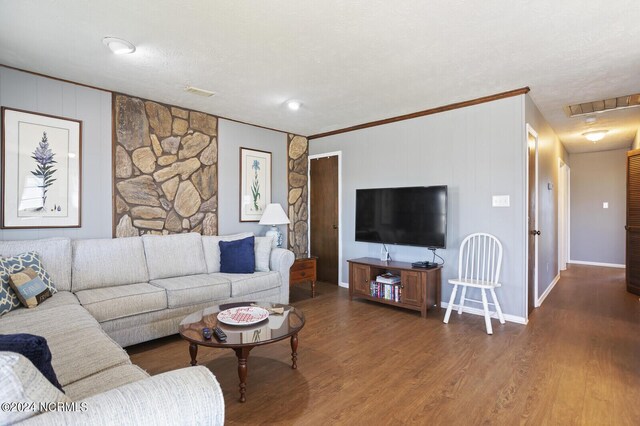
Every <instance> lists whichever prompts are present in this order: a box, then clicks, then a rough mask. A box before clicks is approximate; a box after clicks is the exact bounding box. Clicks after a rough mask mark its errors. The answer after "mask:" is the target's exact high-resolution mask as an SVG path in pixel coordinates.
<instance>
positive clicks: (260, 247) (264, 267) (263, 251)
mask: <svg viewBox="0 0 640 426" xmlns="http://www.w3.org/2000/svg"><path fill="white" fill-rule="evenodd" d="M272 245H273V237H256V238H255V242H254V246H253V248H254V250H255V256H256V272H269V260H270V259H271V247H272Z"/></svg>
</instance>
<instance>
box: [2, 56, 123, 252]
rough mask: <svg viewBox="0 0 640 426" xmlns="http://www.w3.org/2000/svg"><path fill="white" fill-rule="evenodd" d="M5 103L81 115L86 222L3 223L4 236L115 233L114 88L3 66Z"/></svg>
mask: <svg viewBox="0 0 640 426" xmlns="http://www.w3.org/2000/svg"><path fill="white" fill-rule="evenodd" d="M0 105H2V106H6V107H10V108H17V109H23V110H26V111H33V112H40V113H45V114H52V115H57V116H61V117H69V118H74V119H78V120H82V227H81V228H69V229H3V230H0V239H2V240H13V239H16V240H18V239H19V240H26V239H36V238H47V237H56V236H58V237H59V236H67V237H70V238H110V237H111V220H112V207H111V202H112V201H111V190H112V188H111V93H110V92H105V91H101V90H95V89H89V88H87V87H82V86H78V85H75V84H70V83H64V82H61V81H57V80H53V79H49V78H44V77H39V76H35V75H32V74H28V73H24V72H20V71H16V70H12V69H8V68H4V67H0ZM0 126H2V124H0ZM0 167H1V166H0Z"/></svg>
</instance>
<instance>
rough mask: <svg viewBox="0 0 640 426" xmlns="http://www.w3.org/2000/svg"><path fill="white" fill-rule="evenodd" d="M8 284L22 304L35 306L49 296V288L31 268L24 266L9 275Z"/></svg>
mask: <svg viewBox="0 0 640 426" xmlns="http://www.w3.org/2000/svg"><path fill="white" fill-rule="evenodd" d="M9 285H10V286H11V289H12V290H13V292H14V293H15V294H16V296H18V299H20V303H22V306H24V307H26V308H35V307H36V306H38V305H39V304H40V303H42V302H44V301H45V300H47V299H48V298H50V297H51V290H50V289H49V287H47V285H46V284H45V283H44V281H42V278H40V277H39V276H38V274H37V273H36V271H34V270H33V268H26V269H24V270H22V271H20V272H17V273H15V274H11V275H10V276H9Z"/></svg>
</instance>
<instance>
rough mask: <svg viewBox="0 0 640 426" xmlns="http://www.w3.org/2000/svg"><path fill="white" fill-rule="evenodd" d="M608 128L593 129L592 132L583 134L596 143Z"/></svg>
mask: <svg viewBox="0 0 640 426" xmlns="http://www.w3.org/2000/svg"><path fill="white" fill-rule="evenodd" d="M607 132H608V130H593V131H591V132H585V133H583V134H582V136H584V137H585V138H587V139H589V140H590V141H591V142H593V143H596V142H598V141H599V140H601V139H602V138H604V136H605V135H606V134H607Z"/></svg>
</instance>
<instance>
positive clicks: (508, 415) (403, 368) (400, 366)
mask: <svg viewBox="0 0 640 426" xmlns="http://www.w3.org/2000/svg"><path fill="white" fill-rule="evenodd" d="M317 293H318V296H316V298H315V299H311V298H310V297H309V289H308V288H307V287H304V286H301V287H299V288H294V289H292V296H291V301H292V303H293V304H294V305H295V306H296V307H299V308H301V309H303V310H304V312H305V314H306V319H307V323H306V325H305V328H304V329H303V330H302V332H301V333H300V345H299V348H298V369H297V370H291V368H290V348H289V343H288V341H283V342H279V343H275V344H272V345H268V346H265V347H258V348H255V349H254V350H253V351H252V352H251V356H250V358H249V377H248V385H247V402H246V403H244V404H241V403H240V402H238V377H237V372H236V365H237V364H236V358H235V355H234V353H233V352H232V351H230V350H219V349H209V348H201V349H200V351H199V354H198V360H199V363H200V364H201V365H206V366H207V367H208V368H210V369H211V371H213V372H214V374H215V375H216V376H217V378H218V380H219V381H220V384H221V386H222V390H223V393H224V397H225V403H226V419H227V424H273V423H277V424H304V425H307V424H308V425H317V424H349V423H350V424H368V425H378V424H427V423H428V424H436V425H438V424H443V425H444V424H448V425H477V424H496V425H503V424H504V425H515V424H532V425H540V424H552V425H556V424H557V425H572V424H584V425H587V424H589V425H590V424H593V425H638V424H640V302H639V301H638V297H637V296H633V295H631V294H629V293H627V292H626V291H625V286H624V270H622V269H613V268H599V267H589V266H578V265H571V266H570V268H569V269H568V270H567V271H565V272H563V274H562V278H561V280H560V281H559V282H558V284H557V285H556V287H555V289H554V290H553V291H552V292H551V294H550V295H549V297H548V298H547V300H546V301H545V302H544V304H543V306H542V307H540V308H539V309H537V310H536V311H534V313H533V315H532V316H531V317H530V320H529V324H528V325H527V326H523V325H518V324H511V323H507V324H506V325H500V324H499V323H498V322H497V320H494V323H493V326H494V335H493V336H488V335H487V334H486V333H485V329H484V321H483V319H482V317H479V316H475V315H469V314H463V315H462V316H458V315H457V314H455V313H454V314H452V318H451V321H450V322H449V324H448V325H445V324H443V323H442V318H443V316H444V310H442V311H440V312H438V311H435V312H433V313H431V312H430V313H429V317H428V318H427V319H422V318H420V316H419V313H417V312H412V311H406V310H402V309H398V308H394V307H389V306H384V305H379V304H376V303H372V302H367V301H361V300H354V301H353V302H350V301H349V297H348V292H347V290H345V289H342V288H337V287H336V286H332V285H329V284H322V283H319V284H318V285H317ZM127 350H128V352H129V354H130V355H131V358H132V361H133V362H134V363H135V364H137V365H139V366H141V367H142V368H144V369H146V370H147V371H148V372H149V373H151V374H158V373H161V372H164V371H168V370H173V369H176V368H180V367H185V366H188V365H189V354H188V350H187V344H186V343H185V342H184V341H182V340H181V339H180V338H179V337H178V336H171V337H167V338H164V339H159V340H156V341H153V342H148V343H144V344H140V345H136V346H132V347H129V348H127Z"/></svg>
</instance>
